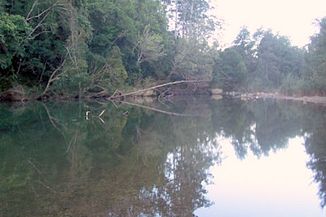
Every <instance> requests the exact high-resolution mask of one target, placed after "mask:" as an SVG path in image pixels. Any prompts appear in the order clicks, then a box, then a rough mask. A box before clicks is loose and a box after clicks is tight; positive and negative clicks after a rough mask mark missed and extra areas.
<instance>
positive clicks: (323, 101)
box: [226, 92, 326, 106]
mask: <svg viewBox="0 0 326 217" xmlns="http://www.w3.org/2000/svg"><path fill="white" fill-rule="evenodd" d="M226 95H227V96H232V97H238V98H240V99H241V100H244V101H248V100H255V99H278V100H290V101H299V102H303V103H314V104H319V105H323V106H326V96H287V95H283V94H280V93H263V92H258V93H245V94H236V93H227V94H226Z"/></svg>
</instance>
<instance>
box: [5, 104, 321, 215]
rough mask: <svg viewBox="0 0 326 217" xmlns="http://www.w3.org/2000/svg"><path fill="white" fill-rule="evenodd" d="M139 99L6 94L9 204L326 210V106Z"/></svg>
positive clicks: (63, 211)
mask: <svg viewBox="0 0 326 217" xmlns="http://www.w3.org/2000/svg"><path fill="white" fill-rule="evenodd" d="M139 103H140V102H138V103H135V102H133V103H132V104H125V103H107V102H69V103H67V102H56V103H27V104H24V105H22V104H14V105H12V104H11V105H8V104H1V105H0V216H1V217H39V216H40V217H50V216H51V217H57V216H58V217H70V216H71V217H75V216H77V217H83V216H85V217H86V216H87V217H93V216H94V217H102V216H103V217H113V216H121V217H125V216H126V217H127V216H176V217H179V216H181V217H183V216H184V217H188V216H203V217H211V216H222V217H239V216H241V217H289V216H295V217H322V216H325V214H326V212H325V209H324V208H323V207H324V206H325V205H326V109H325V107H321V106H317V105H311V104H306V105H305V104H302V103H293V102H286V101H280V102H278V101H274V100H268V101H263V100H258V101H253V102H242V101H239V100H232V99H222V100H211V99H206V98H187V99H175V100H173V101H165V102H142V103H141V106H137V105H134V104H139Z"/></svg>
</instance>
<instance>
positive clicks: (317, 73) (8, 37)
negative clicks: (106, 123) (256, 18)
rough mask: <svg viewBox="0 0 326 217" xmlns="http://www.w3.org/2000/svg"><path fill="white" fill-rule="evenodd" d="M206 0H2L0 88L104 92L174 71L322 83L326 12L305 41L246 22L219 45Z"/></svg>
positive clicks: (299, 84) (265, 85)
mask: <svg viewBox="0 0 326 217" xmlns="http://www.w3.org/2000/svg"><path fill="white" fill-rule="evenodd" d="M210 9H211V8H210V4H209V1H208V0H192V1H184V0H119V1H117V0H92V1H91V0H42V1H41V0H0V73H1V76H0V92H1V91H4V90H7V89H10V88H15V87H19V88H20V90H25V91H26V90H28V93H27V94H30V95H35V96H44V95H65V96H82V95H85V94H88V93H90V92H92V93H94V92H95V93H96V92H103V91H104V92H106V93H108V94H112V93H113V92H115V91H116V90H117V89H124V90H126V89H128V88H133V87H140V86H147V85H148V84H149V83H155V82H164V81H175V80H187V79H188V80H190V79H200V80H210V81H213V82H212V85H213V86H217V87H221V88H223V89H224V90H226V91H233V90H234V91H258V90H264V91H271V90H283V91H286V92H287V93H297V92H302V93H309V94H312V93H318V94H325V92H326V87H325V86H326V85H325V81H326V75H325V74H326V71H325V64H326V42H325V41H326V39H325V38H326V33H325V32H326V18H324V19H323V20H321V21H320V23H319V25H320V32H319V33H318V34H317V35H315V36H314V37H312V40H311V43H310V44H309V46H307V47H306V48H304V49H300V48H297V47H294V46H292V45H291V44H290V41H289V40H288V39H287V38H285V37H282V36H279V35H275V34H273V33H272V32H271V31H265V30H258V31H257V32H256V33H254V34H250V33H249V31H248V30H247V29H246V28H244V29H242V30H241V32H240V33H239V35H238V37H237V39H236V40H235V41H234V45H233V46H232V47H229V48H227V49H225V50H221V49H220V48H219V46H218V43H217V41H215V42H214V43H213V42H212V41H213V39H212V37H211V36H212V35H213V34H215V33H216V32H217V31H218V30H219V29H220V27H221V23H220V22H218V20H217V18H216V17H214V16H211V15H210V14H211V13H210Z"/></svg>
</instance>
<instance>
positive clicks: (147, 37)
mask: <svg viewBox="0 0 326 217" xmlns="http://www.w3.org/2000/svg"><path fill="white" fill-rule="evenodd" d="M136 48H137V50H138V58H137V64H139V65H140V64H141V63H143V62H153V61H158V60H159V59H160V58H161V57H164V56H165V52H164V45H163V39H162V37H161V36H160V35H159V34H155V33H151V32H150V28H149V26H146V27H145V29H144V31H143V33H142V34H141V35H140V36H139V40H138V43H137V47H136Z"/></svg>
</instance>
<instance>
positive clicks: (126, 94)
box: [109, 80, 209, 100]
mask: <svg viewBox="0 0 326 217" xmlns="http://www.w3.org/2000/svg"><path fill="white" fill-rule="evenodd" d="M202 82H209V81H207V80H182V81H173V82H168V83H164V84H160V85H156V86H152V87H148V88H145V89H141V90H136V91H132V92H128V93H120V92H119V91H115V93H114V94H113V95H112V96H110V97H109V99H110V100H112V99H121V98H124V97H128V96H137V95H139V94H141V93H145V92H147V91H150V90H157V89H159V88H162V87H167V86H172V85H178V84H185V83H202Z"/></svg>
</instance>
